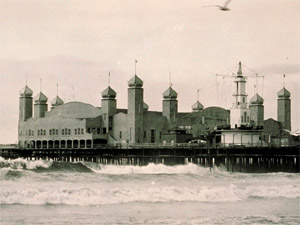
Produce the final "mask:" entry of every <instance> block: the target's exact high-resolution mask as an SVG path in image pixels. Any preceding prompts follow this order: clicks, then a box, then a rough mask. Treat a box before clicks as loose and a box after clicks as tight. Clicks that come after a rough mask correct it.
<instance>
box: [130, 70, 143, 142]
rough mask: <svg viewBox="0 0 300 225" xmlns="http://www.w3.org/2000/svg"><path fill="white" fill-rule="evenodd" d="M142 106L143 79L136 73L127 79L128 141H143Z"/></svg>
mask: <svg viewBox="0 0 300 225" xmlns="http://www.w3.org/2000/svg"><path fill="white" fill-rule="evenodd" d="M143 106H144V89H143V81H142V80H141V79H140V78H139V77H138V76H137V75H134V76H133V77H132V78H131V79H130V80H129V81H128V119H129V120H128V123H129V142H130V143H143V129H144V127H143V120H144V116H143V115H144V107H143Z"/></svg>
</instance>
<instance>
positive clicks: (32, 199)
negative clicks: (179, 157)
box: [0, 158, 300, 225]
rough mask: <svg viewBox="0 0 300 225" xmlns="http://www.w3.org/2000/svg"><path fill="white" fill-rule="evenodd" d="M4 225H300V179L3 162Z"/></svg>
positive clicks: (0, 211) (0, 202)
mask: <svg viewBox="0 0 300 225" xmlns="http://www.w3.org/2000/svg"><path fill="white" fill-rule="evenodd" d="M0 179H1V183H0V219H1V220H0V224H1V225H4V224H299V223H300V175H299V174H292V173H264V174H249V173H230V172H226V171H225V170H224V169H222V168H213V169H212V170H210V169H208V168H203V167H200V166H197V165H194V164H187V165H178V166H165V165H155V164H149V165H147V166H143V167H139V166H117V165H99V164H95V163H90V162H77V163H67V162H54V161H43V160H36V161H28V160H25V159H15V160H4V159H3V158H0Z"/></svg>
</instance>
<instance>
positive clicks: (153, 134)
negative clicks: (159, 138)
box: [151, 130, 156, 143]
mask: <svg viewBox="0 0 300 225" xmlns="http://www.w3.org/2000/svg"><path fill="white" fill-rule="evenodd" d="M155 134H156V131H155V130H151V143H155Z"/></svg>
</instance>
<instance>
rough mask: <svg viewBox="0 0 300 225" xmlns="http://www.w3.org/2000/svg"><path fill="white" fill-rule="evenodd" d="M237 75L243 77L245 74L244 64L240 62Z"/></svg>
mask: <svg viewBox="0 0 300 225" xmlns="http://www.w3.org/2000/svg"><path fill="white" fill-rule="evenodd" d="M237 75H238V76H243V72H242V62H241V61H240V62H239V70H238V72H237Z"/></svg>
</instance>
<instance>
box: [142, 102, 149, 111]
mask: <svg viewBox="0 0 300 225" xmlns="http://www.w3.org/2000/svg"><path fill="white" fill-rule="evenodd" d="M143 108H144V111H148V109H149V105H148V104H147V103H145V102H144V104H143Z"/></svg>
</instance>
